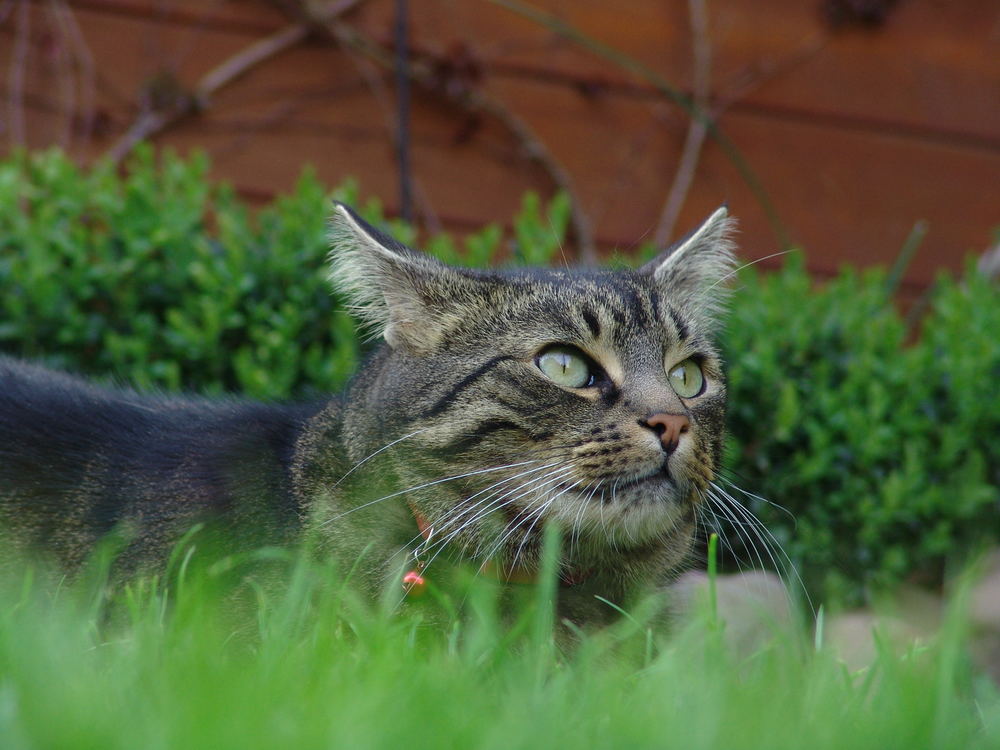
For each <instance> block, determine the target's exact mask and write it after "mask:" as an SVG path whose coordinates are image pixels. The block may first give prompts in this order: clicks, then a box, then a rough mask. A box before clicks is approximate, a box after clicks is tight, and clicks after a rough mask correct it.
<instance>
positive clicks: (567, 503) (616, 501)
mask: <svg viewBox="0 0 1000 750" xmlns="http://www.w3.org/2000/svg"><path fill="white" fill-rule="evenodd" d="M603 489H604V491H603V493H602V492H597V493H591V492H589V491H588V492H578V493H573V495H572V496H569V495H567V496H564V497H562V498H560V500H562V502H560V503H559V504H558V507H554V508H552V510H551V515H552V517H553V518H554V519H556V520H557V521H558V522H559V523H560V525H562V526H563V527H564V528H568V529H571V531H574V532H576V533H578V534H579V533H585V534H586V535H587V536H589V537H591V538H594V539H598V540H599V539H606V540H607V542H608V543H609V544H612V545H615V546H623V547H629V546H633V545H638V544H645V543H647V542H649V541H650V540H652V539H655V538H657V537H660V536H663V535H664V534H668V533H671V532H673V531H674V530H675V529H676V528H677V527H678V526H679V525H682V524H686V523H687V522H688V520H689V519H690V516H691V511H692V507H693V500H692V495H693V494H694V492H695V490H694V487H693V485H692V484H691V483H690V482H687V481H683V480H682V481H678V480H675V479H672V478H670V477H669V476H668V475H667V474H666V473H665V472H655V473H654V474H650V475H648V476H645V477H640V478H638V479H631V480H626V481H620V482H617V483H611V484H609V485H607V487H605V488H603Z"/></svg>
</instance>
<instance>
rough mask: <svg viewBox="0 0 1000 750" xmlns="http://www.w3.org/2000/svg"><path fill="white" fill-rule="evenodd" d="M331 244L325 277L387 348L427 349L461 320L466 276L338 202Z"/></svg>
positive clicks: (468, 285)
mask: <svg viewBox="0 0 1000 750" xmlns="http://www.w3.org/2000/svg"><path fill="white" fill-rule="evenodd" d="M330 244H331V250H330V281H331V282H333V285H334V286H335V287H336V288H337V289H338V290H339V291H340V292H342V293H343V294H344V295H345V296H346V297H347V299H348V303H349V305H350V307H351V311H352V312H354V313H355V314H356V315H357V316H358V317H360V318H361V319H362V321H363V322H364V323H366V324H367V325H368V326H370V328H371V329H372V332H373V334H374V335H375V336H379V335H381V336H382V337H384V338H385V340H386V342H388V344H389V346H391V347H392V348H394V349H403V350H406V351H409V352H411V353H417V354H419V353H423V352H427V351H430V350H431V349H433V348H434V347H435V346H437V345H438V344H439V343H440V342H441V341H442V340H443V339H444V338H445V337H446V336H447V334H448V332H449V331H450V330H451V329H452V328H453V327H454V326H455V325H456V324H457V323H458V322H459V321H460V320H461V319H462V315H461V310H462V301H463V300H464V299H465V298H466V297H468V296H469V293H470V291H471V286H472V281H471V280H470V279H467V278H466V277H465V276H463V275H462V274H461V273H460V272H459V271H458V270H457V269H454V268H452V267H451V266H447V265H445V264H444V263H441V262H440V261H438V260H437V259H435V258H432V257H431V256H429V255H426V254H424V253H420V252H417V251H416V250H411V249H410V248H408V247H406V245H403V244H402V243H400V242H397V241H396V240H395V239H393V238H392V237H390V236H389V235H387V234H385V233H383V232H380V231H379V230H378V229H376V228H375V227H373V226H371V225H370V224H369V223H368V222H366V221H365V220H364V219H362V218H361V217H360V216H358V215H357V214H356V213H355V212H354V211H353V210H351V209H350V208H349V207H348V206H346V205H344V204H343V203H335V204H334V210H333V214H332V215H331V217H330Z"/></svg>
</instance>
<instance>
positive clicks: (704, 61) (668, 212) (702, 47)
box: [653, 0, 712, 247]
mask: <svg viewBox="0 0 1000 750" xmlns="http://www.w3.org/2000/svg"><path fill="white" fill-rule="evenodd" d="M688 14H689V16H690V21H691V36H692V40H693V41H692V45H693V53H694V71H693V73H692V86H691V90H692V93H693V97H694V106H695V107H696V108H697V109H698V110H700V111H702V112H708V111H709V107H708V105H709V97H710V95H711V87H712V43H711V39H710V37H709V33H708V8H707V7H706V6H705V0H688ZM706 135H708V123H707V122H706V121H705V120H704V119H703V118H701V117H692V118H690V120H689V122H688V131H687V136H686V137H685V139H684V148H683V150H682V151H681V159H680V162H679V163H678V165H677V169H676V171H675V172H674V180H673V183H672V184H671V185H670V190H669V191H668V192H667V199H666V201H665V202H664V204H663V210H662V212H661V213H660V221H659V224H658V225H657V227H656V232H655V233H654V234H653V244H654V245H655V246H656V247H666V245H667V243H668V242H669V240H670V238H671V237H673V234H674V227H675V226H676V225H677V217H678V216H679V215H680V212H681V208H682V207H683V206H684V201H685V200H686V198H687V195H688V192H689V191H690V189H691V183H692V182H693V181H694V174H695V171H696V170H697V168H698V159H699V157H700V156H701V147H702V145H704V143H705V136H706Z"/></svg>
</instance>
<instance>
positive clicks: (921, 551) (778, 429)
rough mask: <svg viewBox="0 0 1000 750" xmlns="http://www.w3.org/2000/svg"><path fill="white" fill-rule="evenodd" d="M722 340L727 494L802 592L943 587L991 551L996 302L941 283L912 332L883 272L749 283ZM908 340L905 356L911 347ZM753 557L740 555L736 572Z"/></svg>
mask: <svg viewBox="0 0 1000 750" xmlns="http://www.w3.org/2000/svg"><path fill="white" fill-rule="evenodd" d="M742 281H743V288H742V289H741V291H739V292H738V293H737V295H736V296H735V298H734V303H735V304H734V311H733V317H732V319H731V323H730V326H729V330H728V333H727V336H726V340H725V346H726V350H727V352H728V359H729V369H730V388H731V390H730V412H729V424H730V429H731V439H730V445H729V456H728V459H729V460H728V466H729V469H730V472H731V475H732V478H733V480H734V481H735V482H736V484H738V485H740V486H741V487H745V488H746V489H748V490H751V491H753V492H755V493H757V494H759V495H763V496H764V497H766V498H767V499H768V500H770V501H772V502H773V503H777V504H779V505H780V506H782V508H778V507H775V505H772V504H770V503H767V502H765V501H763V500H761V499H758V498H747V497H746V496H743V497H741V496H740V494H739V493H734V494H735V495H736V496H737V497H738V498H740V499H744V500H747V499H748V500H749V501H750V504H751V507H752V510H753V511H754V513H755V514H756V515H757V516H758V517H759V518H761V519H763V520H764V522H765V525H766V526H767V527H768V528H770V529H771V530H772V531H773V533H774V534H775V535H776V536H777V537H778V540H779V541H780V543H781V545H782V546H783V547H784V549H785V550H786V551H787V552H788V554H789V555H790V556H791V557H792V558H793V559H794V560H795V561H797V562H798V563H799V567H800V569H801V570H802V571H803V572H804V574H805V575H806V577H807V580H808V582H809V583H810V588H813V589H819V590H822V591H824V593H826V594H836V595H838V596H839V597H840V598H846V599H848V600H854V599H856V598H857V597H858V595H859V594H860V593H861V590H862V588H861V587H865V586H866V585H867V584H876V586H880V585H886V584H892V583H895V582H898V581H900V580H901V579H904V578H906V577H910V578H912V579H914V580H924V581H926V580H932V581H933V580H938V579H940V576H941V574H942V572H943V565H944V563H945V562H946V561H947V560H948V559H949V558H951V557H953V556H961V555H965V554H966V553H968V552H970V551H972V552H974V551H975V550H976V548H977V545H978V544H980V543H981V542H984V541H989V540H993V542H994V543H995V541H996V540H997V539H998V538H1000V399H998V398H997V393H996V389H997V386H998V384H1000V335H998V334H1000V290H998V289H997V287H995V286H993V285H992V284H990V283H989V282H988V281H987V280H986V279H985V278H983V277H982V276H980V275H978V274H977V273H976V272H975V271H974V270H973V269H972V268H971V267H970V269H969V270H968V271H967V272H966V274H965V275H964V277H963V278H962V279H961V281H956V280H954V279H951V278H948V277H947V276H941V277H940V278H939V279H938V282H937V284H936V285H935V289H934V290H933V295H932V297H931V299H930V304H929V307H928V309H927V311H926V314H925V316H924V317H923V319H922V321H921V325H920V330H919V335H914V332H911V331H908V329H907V326H906V325H905V324H904V320H903V318H902V317H901V315H900V314H899V312H898V311H897V309H896V307H895V305H894V304H893V302H892V300H891V299H890V296H889V294H888V293H887V286H888V281H887V275H886V274H885V273H884V272H883V271H867V272H865V273H863V274H860V275H859V274H858V273H857V272H854V271H844V272H843V273H842V274H841V275H840V277H839V278H837V279H835V280H834V281H831V282H830V283H828V284H826V285H824V286H822V287H818V288H817V287H815V286H814V284H813V283H812V280H811V279H810V278H809V276H808V274H807V273H806V272H805V271H804V269H803V268H802V265H801V262H792V263H790V264H788V265H786V267H785V268H784V269H783V270H782V271H781V272H778V273H773V274H766V275H765V274H757V273H755V272H752V271H746V272H744V274H743V277H742ZM910 339H914V340H912V341H911V340H910ZM747 554H751V553H750V552H749V551H747V552H745V554H744V557H745V556H746V555H747Z"/></svg>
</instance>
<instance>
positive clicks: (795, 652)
mask: <svg viewBox="0 0 1000 750" xmlns="http://www.w3.org/2000/svg"><path fill="white" fill-rule="evenodd" d="M188 549H189V550H190V549H193V548H190V547H189V548H188ZM261 556H262V555H257V557H261ZM251 557H253V556H251ZM272 557H280V556H272ZM198 559H199V553H198V552H197V551H195V552H194V554H193V556H191V555H189V554H179V555H177V556H176V558H175V560H174V561H173V564H172V572H171V573H170V575H169V576H168V577H169V578H170V579H171V583H170V585H169V586H164V585H162V583H161V582H160V581H158V580H156V579H155V578H147V579H137V580H134V581H132V582H131V583H130V584H128V585H127V586H123V587H120V588H118V589H117V591H116V592H115V593H114V594H112V595H110V597H109V595H108V593H107V587H106V586H105V584H104V581H105V577H104V576H103V575H102V574H101V573H100V571H99V569H98V571H97V572H95V573H94V574H91V575H88V576H84V577H83V578H82V579H81V580H79V581H78V582H76V583H74V584H67V583H65V582H60V581H59V579H58V578H56V577H47V576H44V575H42V574H41V572H39V570H38V569H35V568H25V569H22V570H21V571H19V572H18V573H16V574H9V575H8V576H7V577H6V583H5V585H4V587H3V588H2V593H0V747H2V748H5V749H6V748H102V749H104V748H106V749H111V748H185V749H187V748H241V749H245V748H286V747H289V748H291V747H294V748H311V747H344V748H366V747H386V748H401V747H405V748H418V747H433V748H442V747H454V748H469V747H485V748H503V749H504V750H506V749H507V748H519V747H539V748H553V747H555V748H575V747H623V748H633V747H657V748H661V747H678V748H717V747H726V748H740V747H759V748H806V747H809V748H823V747H829V748H852V750H853V749H855V748H867V747H871V748H879V749H880V750H881V749H884V748H890V747H896V748H919V747H955V748H970V747H997V746H1000V724H998V719H1000V699H998V697H997V693H996V691H995V689H994V688H993V687H992V685H991V683H989V682H988V681H986V680H985V678H977V677H976V676H975V675H974V673H973V672H972V671H971V670H969V669H968V667H967V663H966V661H965V659H964V657H963V653H964V650H963V648H962V644H963V637H964V636H963V634H962V630H963V629H962V627H961V622H960V621H959V620H958V619H957V618H953V622H952V623H951V624H950V625H948V626H947V627H946V628H945V633H944V634H943V635H942V637H941V639H940V642H939V643H937V644H932V645H931V646H929V647H926V648H922V649H911V650H910V651H909V652H907V653H904V654H902V655H899V654H895V655H894V654H893V653H891V651H890V650H889V649H884V650H883V652H882V653H880V655H879V657H878V658H877V660H876V662H875V663H874V664H873V665H872V667H871V668H869V669H866V670H863V671H861V672H856V673H851V672H849V671H848V670H847V669H846V668H845V667H844V665H843V664H842V662H840V661H839V660H838V659H837V657H836V655H835V654H833V653H832V652H831V651H829V650H828V649H826V648H823V647H821V648H819V649H818V650H817V649H815V648H814V647H813V640H812V636H811V635H810V636H809V637H808V638H807V637H806V634H805V632H804V630H803V632H802V633H801V634H800V636H801V637H789V636H787V635H786V636H783V637H776V638H775V639H773V642H772V643H771V644H770V645H768V646H765V647H762V648H760V649H759V650H758V651H756V652H754V653H752V654H742V655H737V654H734V653H732V652H730V651H729V650H728V649H727V647H726V645H725V638H724V628H725V626H724V624H722V623H717V622H714V621H713V619H712V611H711V609H710V608H707V609H706V611H705V613H704V614H702V615H701V616H700V617H699V618H697V619H696V620H695V621H694V622H693V623H692V624H691V625H689V626H687V627H685V628H682V629H681V630H680V631H679V632H675V633H674V634H672V635H671V636H669V637H666V636H662V635H660V634H655V633H653V632H652V631H651V630H650V629H648V628H647V627H645V626H643V625H642V624H641V622H640V621H639V620H638V619H634V618H633V619H630V618H623V619H622V621H621V623H620V624H619V625H617V626H615V627H613V628H610V629H608V630H606V631H604V632H603V633H599V634H595V635H590V636H588V637H586V638H584V640H583V642H582V644H581V645H580V646H579V647H577V648H575V649H573V650H571V651H567V650H564V649H561V648H560V647H558V646H557V645H556V644H555V640H554V638H553V624H552V617H551V609H550V608H549V607H548V606H547V605H546V602H547V597H548V596H549V595H550V593H551V587H546V586H538V587H535V588H526V589H525V596H526V597H527V601H526V604H525V606H524V607H523V608H522V609H521V611H520V614H519V615H517V616H516V617H515V618H514V621H513V622H512V623H509V624H508V625H501V624H500V623H499V622H498V618H497V615H496V612H497V602H496V597H495V593H496V592H495V590H494V588H493V587H494V585H495V584H490V583H489V582H485V581H479V582H478V583H475V584H473V585H472V586H471V588H469V589H466V590H463V592H462V594H461V596H462V598H463V600H464V605H465V606H464V611H465V614H464V615H462V616H459V615H456V614H452V615H447V616H446V618H445V619H446V622H445V623H444V624H443V625H442V624H440V623H439V624H434V625H432V624H430V622H429V615H430V614H432V613H434V612H439V611H445V612H447V611H448V610H450V609H455V608H456V607H455V604H456V600H457V595H456V597H453V598H452V599H449V597H448V596H446V595H445V594H444V593H443V592H439V597H438V598H437V600H435V597H434V596H433V595H432V596H428V597H426V599H425V601H424V602H423V604H422V605H420V606H417V607H414V608H413V609H412V610H411V611H406V612H402V613H400V612H392V611H389V608H388V607H379V606H373V605H371V604H370V603H365V602H363V601H361V600H359V599H358V598H357V597H355V596H354V595H353V594H352V593H351V590H350V587H349V585H346V584H345V582H344V578H343V577H342V576H339V575H337V574H336V573H335V571H333V570H331V569H330V568H329V567H327V566H326V565H325V564H323V563H320V562H316V561H306V560H303V559H297V560H288V561H287V562H286V563H283V562H281V560H280V559H278V560H271V561H270V562H266V563H264V564H265V566H266V567H267V568H268V570H269V572H267V573H266V574H262V573H261V572H260V571H259V570H258V568H259V566H260V563H259V562H258V563H257V566H256V567H255V566H250V565H247V564H245V563H242V562H240V561H238V560H237V561H230V562H232V563H233V564H232V565H225V564H222V565H220V564H215V565H214V566H213V565H206V566H203V567H202V568H201V569H199V568H198V566H197V561H198ZM189 562H190V563H194V564H191V565H189V564H188V563H189ZM807 644H808V645H807Z"/></svg>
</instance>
